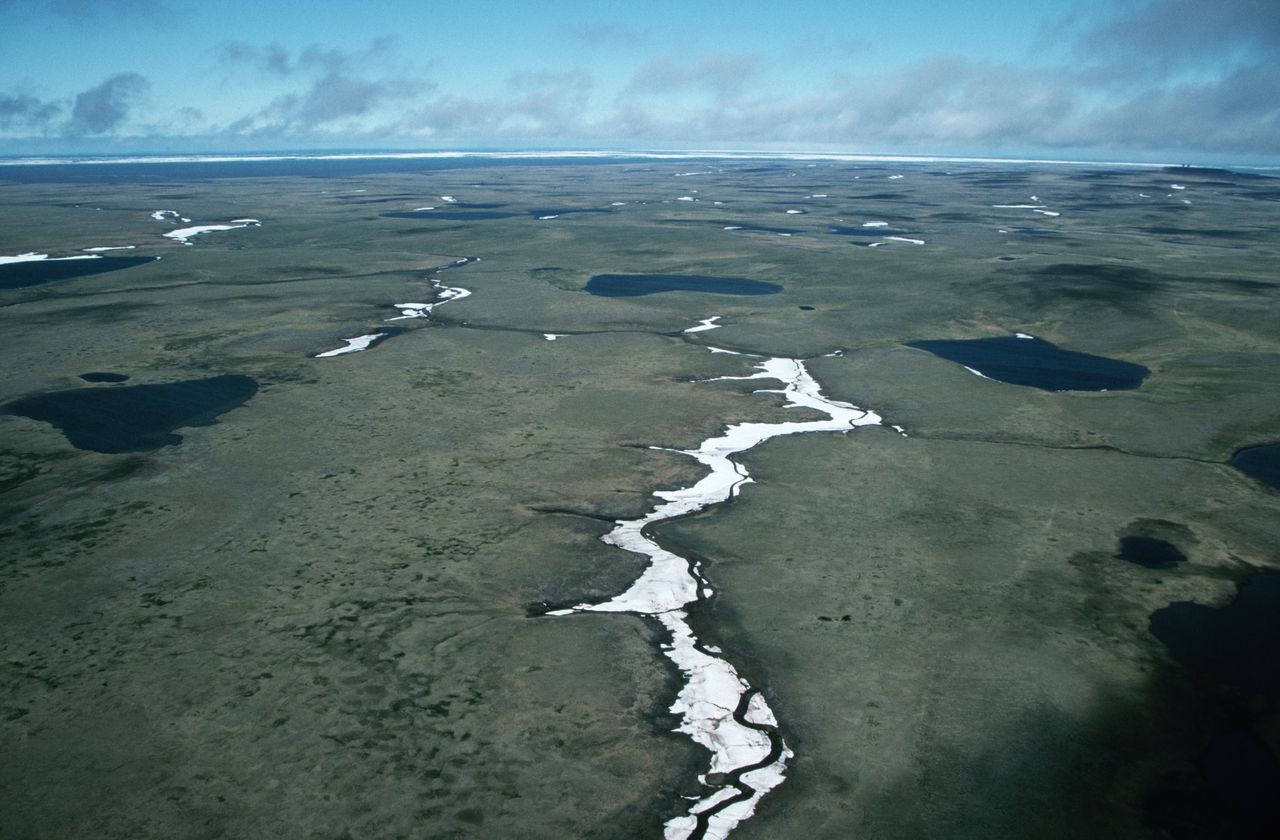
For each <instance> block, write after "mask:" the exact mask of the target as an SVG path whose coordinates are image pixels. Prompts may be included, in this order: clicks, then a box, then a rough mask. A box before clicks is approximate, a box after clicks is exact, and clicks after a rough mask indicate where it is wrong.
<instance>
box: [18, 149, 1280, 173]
mask: <svg viewBox="0 0 1280 840" xmlns="http://www.w3.org/2000/svg"><path fill="white" fill-rule="evenodd" d="M456 158H494V159H499V160H512V159H516V160H523V159H528V160H538V159H552V158H575V159H582V158H586V159H589V158H634V159H638V160H681V159H702V160H716V159H719V160H795V161H842V162H866V163H904V164H910V163H1007V164H1024V165H1058V166H1132V167H1142V168H1166V167H1177V168H1188V167H1189V168H1211V167H1201V166H1198V165H1196V164H1186V163H1167V162H1152V161H1125V160H1081V159H1071V158H1034V157H997V156H983V155H933V154H926V155H907V154H874V153H855V152H819V151H803V150H789V151H769V150H750V149H731V150H723V149H661V148H659V149H614V150H610V149H558V150H550V149H507V150H501V149H496V150H480V149H450V150H434V151H411V152H396V151H349V152H334V151H315V152H210V153H203V154H202V153H193V154H169V153H164V152H157V153H133V154H120V155H76V154H70V155H22V156H0V166H58V165H61V166H92V165H103V164H147V163H252V162H270V161H291V160H298V161H305V160H431V159H442V160H445V159H456ZM1238 166H1241V168H1249V169H1256V168H1265V167H1257V166H1248V165H1238Z"/></svg>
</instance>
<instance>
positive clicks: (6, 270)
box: [0, 257, 157, 289]
mask: <svg viewBox="0 0 1280 840" xmlns="http://www.w3.org/2000/svg"><path fill="white" fill-rule="evenodd" d="M156 259H157V258H156V257H99V258H98V259H88V260H81V259H75V260H59V259H52V260H30V261H28V262H17V263H4V264H0V289H25V288H27V287H28V286H43V285H44V284H45V283H56V282H58V281H59V280H73V279H75V278H76V277H88V276H90V275H92V274H105V273H106V272H108V271H119V270H120V269H122V268H133V267H134V266H136V265H143V264H145V263H149V262H154V261H155V260H156Z"/></svg>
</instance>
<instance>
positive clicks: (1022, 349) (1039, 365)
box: [907, 334, 1150, 391]
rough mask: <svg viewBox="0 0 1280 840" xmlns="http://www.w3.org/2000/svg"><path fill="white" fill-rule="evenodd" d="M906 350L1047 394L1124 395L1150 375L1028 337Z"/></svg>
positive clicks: (943, 342)
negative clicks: (1067, 392)
mask: <svg viewBox="0 0 1280 840" xmlns="http://www.w3.org/2000/svg"><path fill="white" fill-rule="evenodd" d="M907 346H908V347H916V348H919V349H920V350H927V351H929V352H930V353H932V354H933V355H935V356H938V357H940V358H943V359H946V360H947V361H950V362H956V363H958V364H961V365H964V367H965V368H966V369H968V370H969V371H970V372H971V373H975V374H977V375H978V376H982V377H984V378H986V379H994V380H996V381H998V382H1007V383H1009V384H1010V385H1027V386H1030V387H1032V388H1040V389H1042V390H1045V391H1123V390H1131V389H1133V388H1137V387H1139V386H1140V385H1141V384H1142V380H1143V379H1145V378H1146V377H1147V374H1148V373H1150V371H1149V370H1147V369H1146V368H1145V367H1143V366H1142V365H1137V364H1134V363H1132V362H1123V361H1120V360H1119V359H1108V358H1107V357H1105V356H1094V355H1091V354H1089V353H1080V352H1077V351H1075V350H1063V349H1061V348H1059V347H1057V346H1055V345H1054V344H1052V343H1050V342H1048V341H1045V340H1043V339H1039V338H1033V337H1032V336H1029V335H1022V334H1018V335H1016V336H1013V335H1011V336H1000V337H998V338H974V339H967V340H939V341H911V342H908V343H907Z"/></svg>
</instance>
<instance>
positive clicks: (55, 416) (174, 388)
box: [0, 374, 258, 453]
mask: <svg viewBox="0 0 1280 840" xmlns="http://www.w3.org/2000/svg"><path fill="white" fill-rule="evenodd" d="M257 392H258V383H257V382H256V381H254V380H253V379H252V378H251V377H248V376H241V375H238V374H227V375H224V376H214V377H211V378H209V379H193V380H188V381H186V382H171V383H168V384H164V385H124V386H121V387H119V388H74V389H72V390H69V391H56V392H54V393H52V394H39V395H36V396H32V397H23V398H22V399H17V400H14V401H13V402H10V403H6V404H5V405H3V406H0V411H4V412H6V413H8V414H16V415H19V416H21V417H29V418H31V419H32V420H40V421H43V422H45V423H49V424H50V425H52V426H54V427H55V428H57V429H59V430H60V431H61V432H62V433H63V434H64V435H66V437H67V440H68V441H70V443H71V445H72V446H74V447H75V448H77V449H86V450H89V451H92V452H106V453H118V452H145V451H149V450H152V449H158V448H160V447H161V446H173V445H175V444H178V443H181V442H182V436H181V435H176V434H174V433H173V432H174V430H175V429H178V428H182V427H184V426H211V425H213V424H214V423H215V422H217V419H218V415H220V414H224V413H226V412H228V411H230V410H231V409H233V408H236V407H237V406H240V405H243V404H244V403H245V401H247V400H248V399H249V398H250V397H252V396H253V395H254V394H256V393H257Z"/></svg>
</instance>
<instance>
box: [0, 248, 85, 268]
mask: <svg viewBox="0 0 1280 840" xmlns="http://www.w3.org/2000/svg"><path fill="white" fill-rule="evenodd" d="M100 259H102V257H100V256H98V255H97V254H76V255H75V256H74V257H51V256H49V255H48V254H39V253H36V252H35V251H27V252H26V253H23V254H17V255H15V256H12V257H0V265H7V264H9V263H22V262H43V261H48V262H61V261H62V260H100Z"/></svg>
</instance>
